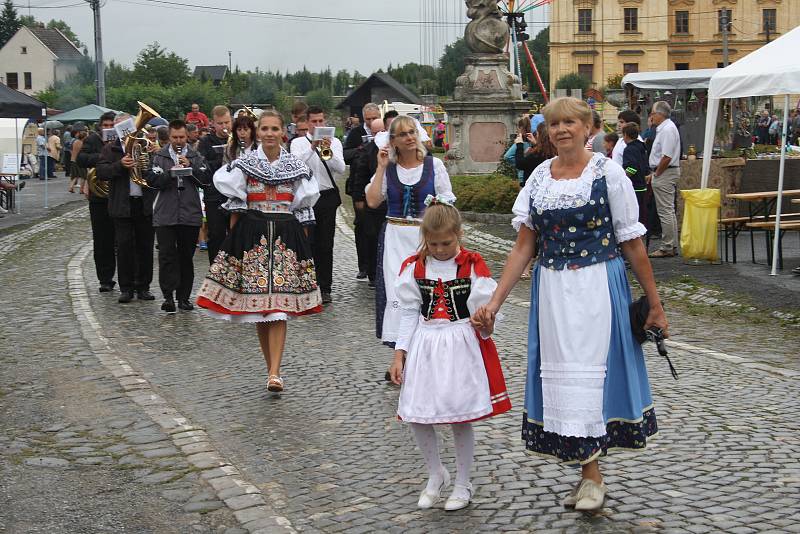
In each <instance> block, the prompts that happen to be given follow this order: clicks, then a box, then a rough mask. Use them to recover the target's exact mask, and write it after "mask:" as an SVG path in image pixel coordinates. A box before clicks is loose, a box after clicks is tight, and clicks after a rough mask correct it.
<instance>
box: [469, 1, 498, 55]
mask: <svg viewBox="0 0 800 534" xmlns="http://www.w3.org/2000/svg"><path fill="white" fill-rule="evenodd" d="M466 2H467V17H469V18H470V19H472V21H471V22H470V23H469V24H467V28H466V30H464V41H466V43H467V47H468V48H469V49H470V50H471V51H472V52H473V53H476V54H502V53H503V52H504V51H505V48H506V41H507V40H508V26H507V25H506V23H505V22H503V19H502V15H501V13H500V9H499V8H498V7H497V0H466Z"/></svg>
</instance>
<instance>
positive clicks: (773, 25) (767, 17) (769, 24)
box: [761, 9, 778, 33]
mask: <svg viewBox="0 0 800 534" xmlns="http://www.w3.org/2000/svg"><path fill="white" fill-rule="evenodd" d="M776 16H777V14H776V10H775V9H764V10H762V11H761V20H762V21H763V25H762V27H763V31H764V33H769V32H771V33H775V32H776V31H777V29H778V25H777V19H776Z"/></svg>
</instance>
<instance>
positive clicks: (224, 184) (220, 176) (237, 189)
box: [214, 146, 319, 224]
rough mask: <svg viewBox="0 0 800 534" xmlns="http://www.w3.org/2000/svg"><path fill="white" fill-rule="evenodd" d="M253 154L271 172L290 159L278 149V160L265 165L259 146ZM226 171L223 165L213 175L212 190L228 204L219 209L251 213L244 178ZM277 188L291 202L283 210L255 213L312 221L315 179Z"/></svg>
mask: <svg viewBox="0 0 800 534" xmlns="http://www.w3.org/2000/svg"><path fill="white" fill-rule="evenodd" d="M257 154H258V158H259V159H260V160H263V161H268V162H269V164H270V166H271V167H272V168H273V169H274V168H276V167H277V166H278V165H279V163H280V162H281V159H283V158H286V157H293V156H291V155H290V154H289V153H288V152H286V150H284V149H283V148H281V155H280V157H279V158H278V159H277V160H275V161H269V158H267V156H266V154H264V149H263V148H262V147H261V146H259V147H258V150H257ZM228 167H229V166H228V165H223V166H222V167H220V168H219V169H218V170H217V172H215V173H214V187H216V188H217V190H218V191H219V192H220V193H221V194H223V195H224V196H226V197H228V201H227V202H225V203H224V204H222V206H221V207H222V208H223V209H226V210H228V211H243V210H247V209H248V208H251V209H254V208H253V207H252V206H249V205H248V202H247V177H246V176H245V174H244V173H243V172H242V170H241V169H239V168H238V167H231V168H230V170H228ZM267 187H269V186H267ZM277 187H278V188H282V187H285V188H286V189H287V192H288V190H291V193H292V195H293V199H292V201H291V202H289V203H287V204H288V205H287V206H281V207H280V209H277V208H276V209H274V210H271V209H266V210H265V209H260V208H262V206H260V205H259V206H258V207H257V208H255V209H260V211H266V212H272V211H275V212H289V213H294V215H295V217H296V218H297V220H298V221H300V222H301V223H305V224H308V223H312V222H313V221H314V212H313V207H314V204H316V203H317V200H319V182H317V179H316V178H314V177H313V176H311V177H310V178H308V179H306V178H298V179H296V180H294V181H293V182H290V183H287V184H281V185H278V186H277Z"/></svg>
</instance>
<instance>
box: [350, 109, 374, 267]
mask: <svg viewBox="0 0 800 534" xmlns="http://www.w3.org/2000/svg"><path fill="white" fill-rule="evenodd" d="M362 114H363V118H364V121H363V125H359V126H357V127H355V128H353V129H352V130H350V133H349V134H348V135H347V139H345V142H344V146H343V151H344V162H345V163H346V164H348V165H350V176H349V177H348V178H347V182H346V183H345V193H347V194H348V195H350V197H351V198H352V199H353V211H354V212H355V220H354V223H353V226H354V227H355V228H354V233H355V238H356V254H357V256H358V274H357V275H356V279H357V280H362V281H363V280H366V279H367V278H368V273H369V244H368V242H367V239H368V237H367V231H366V228H365V223H366V217H367V215H366V210H367V203H366V201H365V200H364V188H363V187H362V188H361V189H360V190H358V191H357V190H354V188H353V177H354V175H355V165H354V162H355V159H356V158H357V157H359V156H360V150H361V148H362V147H363V146H365V145H366V144H367V143H368V142H369V141H371V137H372V135H374V133H376V132H372V131H371V130H370V125H371V124H372V123H373V122H374V121H375V120H376V119H377V120H380V118H381V110H380V108H379V107H378V105H377V104H373V103H371V102H370V103H368V104H366V105H365V106H364V108H363V109H362ZM370 280H372V278H370Z"/></svg>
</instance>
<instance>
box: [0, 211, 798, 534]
mask: <svg viewBox="0 0 800 534" xmlns="http://www.w3.org/2000/svg"><path fill="white" fill-rule="evenodd" d="M349 220H350V219H349V213H348V212H347V210H342V215H341V217H340V221H339V229H338V232H337V236H336V249H335V254H336V258H335V274H334V288H333V299H334V302H333V304H331V305H329V306H328V307H327V308H326V309H325V311H324V312H323V313H322V314H319V315H316V316H310V317H305V318H300V319H297V320H293V321H291V322H290V324H289V334H288V339H287V350H286V355H285V357H284V368H283V372H284V375H285V378H286V387H287V391H286V393H284V394H283V395H282V396H280V397H278V396H273V395H271V394H268V393H267V391H266V388H265V380H266V371H265V368H264V361H263V358H262V356H261V353H260V350H259V348H258V343H257V338H256V334H255V328H254V327H253V326H252V325H231V324H227V323H223V322H222V321H216V320H213V319H211V318H208V317H206V316H204V315H203V314H202V313H201V312H199V311H194V312H181V313H179V314H177V315H165V314H164V313H163V312H161V311H159V306H160V300H156V301H155V302H142V301H134V302H132V303H130V304H127V305H120V304H118V303H117V297H118V295H119V293H118V292H113V293H102V294H101V293H99V292H97V280H96V278H95V274H94V265H93V262H92V256H91V240H90V230H89V223H88V209H87V208H85V207H81V208H79V209H76V210H72V211H68V212H67V213H65V214H64V215H60V216H59V217H57V218H53V219H50V220H49V221H47V222H42V223H39V224H35V225H33V226H30V227H28V228H26V229H24V230H20V231H17V232H13V233H10V234H8V235H5V236H4V237H2V238H0V280H2V286H0V287H2V288H3V289H2V302H3V306H2V309H3V311H4V317H5V319H4V321H3V322H2V323H0V343H2V346H3V349H2V350H0V367H1V368H2V373H0V414H1V415H0V532H9V533H26V532H48V533H56V532H70V533H72V532H76V533H83V532H87V533H89V532H137V533H138V532H153V533H162V532H167V533H172V532H175V533H183V532H201V533H202V532H210V533H219V534H223V533H224V534H238V533H242V532H264V533H266V532H269V533H272V532H324V533H327V532H348V533H367V532H369V533H372V532H420V533H423V532H425V533H429V532H445V533H446V532H500V531H516V532H534V531H535V532H675V533H685V532H692V533H698V534H699V533H704V532H732V533H747V532H800V502H799V501H798V494H800V463H798V458H800V423H798V420H797V417H796V415H795V414H796V405H797V399H798V398H800V382H799V381H798V378H800V329H799V328H798V327H797V321H796V318H794V319H792V317H791V316H787V317H785V318H784V319H783V320H779V319H777V318H775V317H772V316H770V315H769V310H766V311H765V309H762V308H758V307H757V306H756V307H753V309H752V310H751V309H749V304H748V306H744V307H741V306H740V307H737V306H727V305H719V304H718V303H719V302H723V303H725V302H728V301H730V302H733V303H735V302H738V301H737V300H736V296H735V295H729V294H727V293H725V292H721V293H720V292H718V291H717V292H715V291H716V290H709V289H708V288H705V287H704V286H702V284H700V285H698V284H697V283H695V282H693V281H688V280H684V281H682V282H681V281H678V282H675V281H670V282H669V283H665V284H663V286H662V289H663V291H664V294H665V297H666V300H667V302H668V303H669V304H668V308H667V315H668V317H669V319H670V322H671V324H672V327H671V331H672V336H673V339H672V342H671V344H670V355H671V357H672V360H673V363H674V364H675V366H676V367H677V369H678V373H679V374H680V380H679V381H677V382H676V381H674V380H673V379H672V377H671V376H670V373H669V369H668V367H667V364H666V362H665V361H663V359H662V358H661V357H659V356H658V354H657V353H655V351H654V350H652V349H651V348H649V347H648V348H647V351H646V354H647V359H648V368H649V370H650V379H651V384H652V387H653V396H654V399H655V403H656V413H657V415H658V418H659V428H660V434H659V435H658V436H657V437H656V438H655V439H653V440H652V442H651V443H649V447H648V449H647V450H646V451H644V452H641V453H638V454H633V453H628V452H621V451H615V452H612V453H611V454H610V455H609V456H608V457H607V458H605V459H603V460H601V467H602V469H603V472H604V475H605V482H606V484H607V485H608V487H609V494H608V499H607V501H606V507H605V509H604V511H603V512H602V513H601V514H598V515H585V514H582V513H579V512H574V511H566V510H565V509H563V508H562V507H561V505H560V500H561V498H562V497H563V495H564V494H565V493H567V492H568V491H569V490H570V489H571V488H572V487H573V485H574V484H575V482H576V481H577V479H578V475H579V471H578V470H576V469H573V468H568V467H565V466H561V465H559V464H557V463H555V462H553V461H550V460H546V459H541V458H538V457H534V456H530V455H528V454H526V453H525V449H524V446H523V443H522V441H521V439H520V423H521V418H522V411H521V410H522V403H523V391H524V380H525V370H526V357H527V356H526V339H527V313H528V307H529V300H530V295H529V291H530V284H529V283H527V282H522V283H520V284H519V285H518V286H517V288H516V289H515V291H514V293H513V295H512V298H510V299H509V302H508V303H507V304H506V305H505V306H504V308H503V312H504V313H505V315H506V318H505V320H504V322H503V323H502V324H501V325H500V326H499V328H498V331H497V333H496V336H495V339H496V341H497V344H498V349H499V352H500V357H501V359H502V361H503V366H504V371H505V373H506V378H507V380H508V387H509V393H510V394H511V398H512V402H513V404H514V409H513V410H512V412H511V413H510V414H507V415H504V416H501V417H496V418H492V419H490V420H488V421H486V422H481V423H478V424H476V426H475V428H476V455H475V456H476V458H475V459H476V461H475V467H474V473H473V484H474V485H475V487H476V494H475V498H474V501H473V504H472V505H471V506H470V507H469V508H467V509H465V510H463V511H460V512H454V513H445V512H444V511H443V510H442V508H441V506H438V507H435V508H434V509H431V510H426V511H420V510H417V508H416V501H417V498H418V495H419V491H420V490H421V488H422V487H423V485H424V482H425V476H426V474H425V469H424V464H423V460H422V458H421V456H420V454H419V453H418V451H416V450H415V447H414V444H413V439H412V436H411V433H410V431H409V430H408V429H407V428H406V427H405V426H404V425H403V424H401V423H399V422H397V420H396V418H395V409H396V402H397V396H398V389H397V388H395V387H393V386H390V385H387V384H386V383H385V382H384V381H383V374H384V372H385V370H386V369H387V367H388V365H389V363H390V359H391V352H390V351H389V350H388V349H387V348H386V347H383V346H381V345H380V343H379V342H378V340H377V339H376V338H375V336H374V304H373V299H374V293H373V292H372V291H371V290H370V289H368V287H367V284H366V283H360V282H357V281H356V280H355V273H356V270H357V269H356V265H355V247H354V244H353V240H352V232H351V230H350V227H349V226H348V224H349ZM496 234H497V232H494V233H492V232H490V231H487V229H485V228H483V227H482V226H480V225H472V226H470V228H469V230H468V231H467V236H466V237H467V240H468V242H467V245H468V246H469V247H471V248H474V249H476V250H478V251H480V252H482V253H484V254H485V255H486V257H487V259H488V260H489V262H490V264H491V266H492V267H493V269H494V271H495V272H494V274H495V276H496V277H497V276H499V274H500V273H499V268H500V265H501V262H502V259H503V256H504V254H505V253H506V251H507V250H508V247H509V246H510V244H511V243H510V241H509V240H508V236H505V237H503V236H499V235H496ZM206 260H207V258H206V256H205V255H204V254H199V253H198V254H197V255H196V257H195V268H196V280H195V285H198V284H199V283H200V281H201V280H202V277H203V275H204V274H205V270H206V268H207V266H208V265H207V261H206ZM155 279H156V280H157V274H156V277H155ZM659 282H661V280H660V279H659ZM151 289H152V290H153V292H154V293H155V294H157V291H156V290H157V282H154V284H153V286H152V288H151ZM697 295H700V296H702V297H703V298H702V299H700V298H695V297H696V296H697ZM795 295H796V294H795ZM790 304H791V303H790ZM790 307H791V306H790ZM793 309H795V310H800V303H799V302H794V303H793ZM721 310H722V311H721ZM756 317H762V318H763V317H766V320H757V319H756ZM444 435H445V436H446V451H445V464H446V465H447V466H448V467H449V469H450V470H451V472H453V471H454V464H453V451H452V438H451V436H450V434H449V432H445V433H444Z"/></svg>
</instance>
